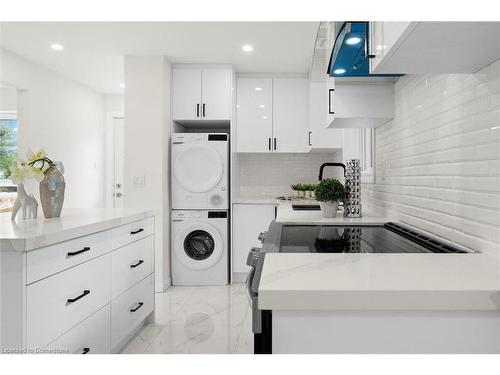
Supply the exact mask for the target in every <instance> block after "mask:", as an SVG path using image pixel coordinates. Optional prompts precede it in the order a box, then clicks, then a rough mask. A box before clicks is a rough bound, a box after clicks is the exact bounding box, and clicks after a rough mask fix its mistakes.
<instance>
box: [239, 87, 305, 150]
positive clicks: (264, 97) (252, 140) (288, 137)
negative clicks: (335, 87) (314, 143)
mask: <svg viewBox="0 0 500 375" xmlns="http://www.w3.org/2000/svg"><path fill="white" fill-rule="evenodd" d="M308 92H309V91H308V81H307V79H305V78H275V79H272V78H238V80H237V82H236V102H237V105H236V124H237V131H236V137H237V144H236V147H237V152H308V151H309V133H308V120H309V119H308V116H309V108H308V95H309V94H308Z"/></svg>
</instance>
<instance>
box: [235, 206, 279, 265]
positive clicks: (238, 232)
mask: <svg viewBox="0 0 500 375" xmlns="http://www.w3.org/2000/svg"><path fill="white" fill-rule="evenodd" d="M275 207H276V206H275V205H272V204H234V205H233V246H232V249H233V251H232V262H233V273H247V272H248V271H249V270H250V267H248V266H247V265H246V261H247V256H248V253H249V252H250V249H251V248H252V247H255V246H257V247H261V246H262V244H261V242H260V241H259V240H258V239H257V237H258V236H259V233H260V232H264V231H266V230H267V229H268V227H269V224H270V223H271V221H273V220H274V215H275Z"/></svg>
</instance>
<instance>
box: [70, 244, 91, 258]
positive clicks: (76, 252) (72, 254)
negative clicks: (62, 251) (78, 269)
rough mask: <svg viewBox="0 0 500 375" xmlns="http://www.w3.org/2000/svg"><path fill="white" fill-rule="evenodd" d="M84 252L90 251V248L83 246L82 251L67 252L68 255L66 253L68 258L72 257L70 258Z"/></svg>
mask: <svg viewBox="0 0 500 375" xmlns="http://www.w3.org/2000/svg"><path fill="white" fill-rule="evenodd" d="M86 251H90V247H88V246H85V247H84V248H83V249H81V250H78V251H72V252H69V253H68V256H69V257H72V256H75V255H78V254H81V253H85V252H86Z"/></svg>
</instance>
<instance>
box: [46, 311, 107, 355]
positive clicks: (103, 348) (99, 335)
mask: <svg viewBox="0 0 500 375" xmlns="http://www.w3.org/2000/svg"><path fill="white" fill-rule="evenodd" d="M110 313H111V309H110V305H109V304H108V305H106V306H104V307H103V308H102V309H100V310H99V311H97V312H96V313H95V314H93V315H91V316H89V317H88V318H87V319H85V320H84V321H83V322H81V323H80V324H78V325H77V326H76V327H73V328H72V329H70V330H69V331H68V332H66V333H65V334H64V335H62V336H61V337H59V338H58V339H57V340H55V341H53V342H52V343H50V344H49V345H47V346H46V347H45V348H44V353H47V354H57V353H66V354H107V353H110V351H111V345H110V331H111V327H110V322H109V317H110Z"/></svg>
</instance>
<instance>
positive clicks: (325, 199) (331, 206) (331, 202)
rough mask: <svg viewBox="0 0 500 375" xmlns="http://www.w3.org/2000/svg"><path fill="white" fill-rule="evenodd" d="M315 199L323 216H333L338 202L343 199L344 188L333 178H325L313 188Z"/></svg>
mask: <svg viewBox="0 0 500 375" xmlns="http://www.w3.org/2000/svg"><path fill="white" fill-rule="evenodd" d="M314 194H315V197H316V200H317V201H318V202H319V203H320V206H321V212H322V213H323V217H335V216H336V215H337V210H338V207H339V202H340V201H342V200H344V198H345V196H346V190H345V187H344V185H342V183H341V182H340V181H339V180H337V179H335V178H325V179H324V180H322V181H320V182H319V184H318V185H317V186H316V189H314Z"/></svg>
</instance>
